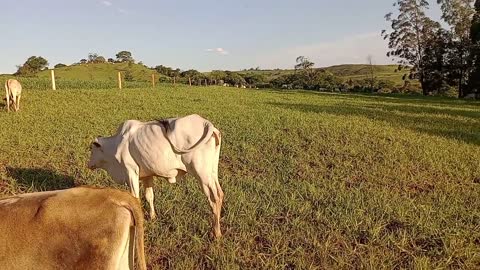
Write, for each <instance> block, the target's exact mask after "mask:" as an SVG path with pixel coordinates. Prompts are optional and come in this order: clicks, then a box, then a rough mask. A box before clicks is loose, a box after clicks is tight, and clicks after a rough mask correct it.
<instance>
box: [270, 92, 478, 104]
mask: <svg viewBox="0 0 480 270" xmlns="http://www.w3.org/2000/svg"><path fill="white" fill-rule="evenodd" d="M262 91H266V92H269V93H276V94H284V95H296V94H306V95H316V96H329V97H332V98H334V99H341V100H352V101H354V100H355V101H370V102H378V101H381V102H388V103H396V104H413V105H415V104H416V105H422V104H423V105H425V104H427V105H437V106H443V105H452V106H459V105H467V106H472V107H477V108H480V102H479V101H476V100H464V99H458V98H452V97H436V96H422V95H414V94H410V95H409V94H376V93H337V92H318V91H308V90H278V89H277V90H262Z"/></svg>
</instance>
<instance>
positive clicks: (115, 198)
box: [0, 187, 146, 270]
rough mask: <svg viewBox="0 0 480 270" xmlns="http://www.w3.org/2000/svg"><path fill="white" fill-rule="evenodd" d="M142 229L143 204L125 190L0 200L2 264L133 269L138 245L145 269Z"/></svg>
mask: <svg viewBox="0 0 480 270" xmlns="http://www.w3.org/2000/svg"><path fill="white" fill-rule="evenodd" d="M143 234H144V231H143V211H142V209H141V206H140V204H139V202H138V200H137V199H135V198H134V197H133V196H131V195H130V194H128V193H127V192H124V191H119V190H115V189H100V188H90V187H78V188H72V189H67V190H58V191H48V192H38V193H30V194H23V195H18V196H13V197H9V198H5V199H0V269H10V270H16V269H43V270H53V269H112V270H113V269H133V268H134V263H133V257H134V254H133V253H134V249H136V254H137V257H138V261H139V266H140V269H146V265H145V255H144V242H143V241H144V239H143ZM132 236H134V237H132ZM134 243H135V245H134Z"/></svg>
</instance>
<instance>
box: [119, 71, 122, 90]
mask: <svg viewBox="0 0 480 270" xmlns="http://www.w3.org/2000/svg"><path fill="white" fill-rule="evenodd" d="M118 89H122V73H121V72H120V71H119V72H118Z"/></svg>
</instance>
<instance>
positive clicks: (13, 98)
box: [12, 95, 17, 112]
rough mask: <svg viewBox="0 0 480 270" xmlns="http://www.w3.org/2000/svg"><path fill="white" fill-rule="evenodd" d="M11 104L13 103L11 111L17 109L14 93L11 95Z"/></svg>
mask: <svg viewBox="0 0 480 270" xmlns="http://www.w3.org/2000/svg"><path fill="white" fill-rule="evenodd" d="M12 105H13V111H14V112H16V111H17V97H16V96H15V95H13V96H12Z"/></svg>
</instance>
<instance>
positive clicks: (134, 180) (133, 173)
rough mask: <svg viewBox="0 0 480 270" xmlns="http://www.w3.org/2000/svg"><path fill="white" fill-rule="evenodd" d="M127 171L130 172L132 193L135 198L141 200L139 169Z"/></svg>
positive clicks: (129, 184) (129, 183)
mask: <svg viewBox="0 0 480 270" xmlns="http://www.w3.org/2000/svg"><path fill="white" fill-rule="evenodd" d="M127 170H128V187H129V188H130V192H131V193H132V195H133V196H134V197H135V198H137V199H140V183H139V177H138V169H130V168H127Z"/></svg>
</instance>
